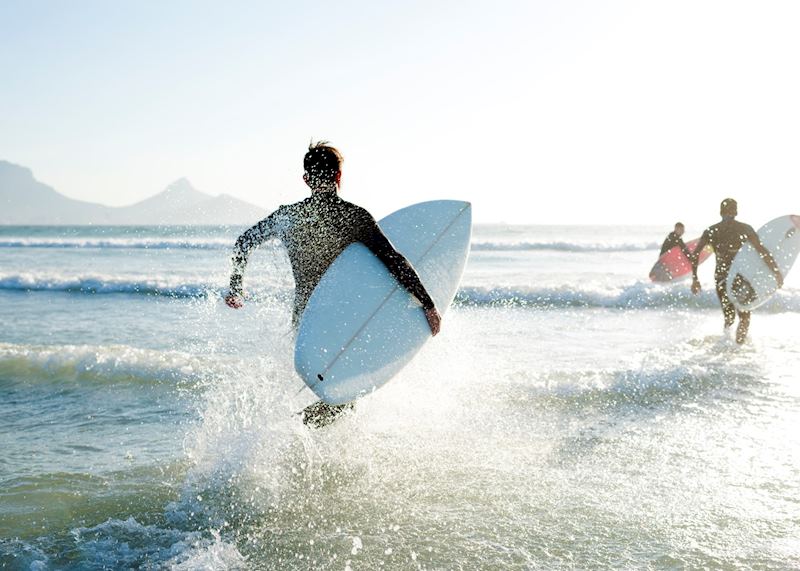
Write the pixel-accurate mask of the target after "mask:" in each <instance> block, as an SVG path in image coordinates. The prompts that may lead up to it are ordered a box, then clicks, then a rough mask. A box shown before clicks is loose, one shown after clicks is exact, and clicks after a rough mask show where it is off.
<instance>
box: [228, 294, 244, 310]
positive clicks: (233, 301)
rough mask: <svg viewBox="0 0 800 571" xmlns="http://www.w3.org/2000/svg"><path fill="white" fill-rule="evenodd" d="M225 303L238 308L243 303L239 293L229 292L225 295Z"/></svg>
mask: <svg viewBox="0 0 800 571" xmlns="http://www.w3.org/2000/svg"><path fill="white" fill-rule="evenodd" d="M225 304H226V305H227V306H228V307H230V308H233V309H239V308H240V307H242V306H243V305H244V300H243V299H242V296H240V295H236V294H233V293H229V294H228V295H226V296H225Z"/></svg>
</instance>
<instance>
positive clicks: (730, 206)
mask: <svg viewBox="0 0 800 571" xmlns="http://www.w3.org/2000/svg"><path fill="white" fill-rule="evenodd" d="M719 213H720V215H721V216H722V221H721V222H718V223H717V224H714V225H713V226H709V227H708V228H707V229H706V231H705V232H703V235H702V236H701V237H700V242H698V244H697V247H696V248H695V249H694V252H695V253H694V254H692V256H691V257H690V258H689V259H690V260H691V262H692V278H693V280H692V293H693V294H695V295H696V294H697V293H699V292H700V289H701V286H700V280H698V279H697V265H698V258H699V253H700V252H702V251H703V248H705V247H706V245H708V244H711V247H712V248H714V255H715V256H716V259H717V262H716V263H717V265H716V269H715V270H714V281H715V282H716V287H717V297H718V298H719V303H720V305H721V306H722V315H723V316H724V318H725V328H726V329H727V328H729V327H730V326H732V325H733V322H734V321H735V320H736V314H737V313H738V314H739V325H738V326H737V328H736V342H737V343H740V344H741V343H744V340H745V339H746V338H747V330H748V329H749V327H750V312H749V311H738V312H737V310H736V307H735V306H734V305H733V303H732V302H731V300H730V299H728V294H727V293H726V291H725V283H726V282H727V280H728V272H729V271H730V269H731V263H733V258H734V257H735V256H736V253H737V252H738V251H739V249H740V248H741V247H742V245H744V243H745V242H748V241H749V242H750V243H751V244H752V245H753V247H754V248H755V249H756V251H757V252H758V253H759V254H760V255H761V258H762V259H763V260H764V261H765V262H766V263H767V266H768V267H769V268H770V269H771V270H772V272H773V273H774V274H775V279H776V280H778V287H779V288H780V287H782V286H783V276H782V275H781V270H780V268H778V265H777V264H776V263H775V260H774V258H773V257H772V254H770V252H769V250H767V249H766V248H765V247H764V245H763V244H762V243H761V240H760V239H759V237H758V234H756V232H755V230H753V227H752V226H750V225H748V224H745V223H743V222H739V221H738V220H736V215H737V214H738V213H739V211H738V205H737V203H736V201H735V200H734V199H732V198H726V199H725V200H723V201H722V203H721V204H720V207H719Z"/></svg>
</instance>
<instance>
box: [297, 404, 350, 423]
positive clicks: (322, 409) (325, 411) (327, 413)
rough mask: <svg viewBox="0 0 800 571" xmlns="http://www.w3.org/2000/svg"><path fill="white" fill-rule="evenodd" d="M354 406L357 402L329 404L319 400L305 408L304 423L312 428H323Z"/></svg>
mask: <svg viewBox="0 0 800 571" xmlns="http://www.w3.org/2000/svg"><path fill="white" fill-rule="evenodd" d="M354 406H355V403H352V402H347V403H344V404H328V403H326V402H324V401H321V400H320V401H317V402H315V403H313V404H310V405H308V406H307V407H306V408H304V409H303V424H305V425H306V426H310V427H311V428H322V427H323V426H327V425H329V424H330V423H332V422H333V421H334V420H336V419H337V418H339V416H340V415H341V414H342V413H344V412H347V411H348V410H352V409H353V407H354Z"/></svg>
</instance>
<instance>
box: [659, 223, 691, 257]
mask: <svg viewBox="0 0 800 571" xmlns="http://www.w3.org/2000/svg"><path fill="white" fill-rule="evenodd" d="M685 231H686V228H685V227H684V225H683V222H676V223H675V229H674V230H673V231H672V232H670V233H669V234H667V237H666V239H664V243H663V244H661V252H660V253H659V254H658V255H659V256H663V255H664V254H666V253H667V252H669V251H670V250H671V249H672V248H674V247H676V246H677V247H678V248H680V249H681V252H683V254H684V256H686V257H687V258H689V256H691V252H689V249H688V248H687V247H686V244H684V243H683V238H682V236H683V233H684V232H685Z"/></svg>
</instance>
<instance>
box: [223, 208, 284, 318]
mask: <svg viewBox="0 0 800 571" xmlns="http://www.w3.org/2000/svg"><path fill="white" fill-rule="evenodd" d="M272 217H273V215H270V216H268V217H267V218H264V220H262V221H261V222H259V223H258V224H256V225H255V226H253V227H251V228H249V229H247V230H245V231H244V232H243V233H242V235H241V236H239V238H238V239H237V240H236V244H235V245H234V246H233V256H232V258H231V265H232V266H233V267H232V269H231V279H230V290H229V292H228V295H226V296H225V303H227V304H228V306H230V307H232V308H234V309H238V308H240V307H242V304H243V300H242V297H243V293H244V291H243V289H242V280H243V278H244V270H245V268H247V261H248V259H249V258H250V252H252V251H253V250H254V249H256V248H258V247H259V246H260V245H261V244H263V243H264V242H265V241H266V240H268V239H269V238H271V237H272Z"/></svg>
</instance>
